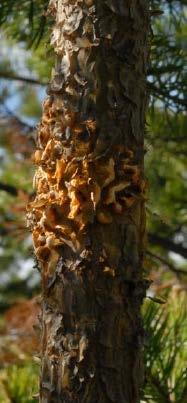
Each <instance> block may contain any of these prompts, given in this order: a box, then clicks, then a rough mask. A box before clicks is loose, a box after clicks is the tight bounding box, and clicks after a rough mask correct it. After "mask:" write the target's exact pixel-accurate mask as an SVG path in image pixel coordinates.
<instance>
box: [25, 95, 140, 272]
mask: <svg viewBox="0 0 187 403" xmlns="http://www.w3.org/2000/svg"><path fill="white" fill-rule="evenodd" d="M85 130H86V133H87V137H86V139H85V135H84V133H85ZM95 132H96V123H95V122H94V121H91V120H88V121H85V122H83V124H78V123H77V119H76V114H75V113H70V112H68V111H67V110H64V109H63V104H62V101H60V99H59V100H58V98H57V100H56V101H52V100H50V98H48V99H47V100H46V101H45V102H44V111H43V117H42V121H41V124H40V127H39V130H38V140H37V141H38V149H37V150H36V152H35V155H34V161H35V164H36V165H37V166H38V168H37V170H36V174H35V176H34V188H35V190H36V197H35V199H34V201H32V202H31V203H29V205H28V215H27V216H28V221H29V226H30V228H31V229H32V234H33V243H34V249H35V253H36V256H37V258H38V260H39V261H40V262H41V263H42V265H43V266H44V267H46V268H47V271H48V272H51V271H53V270H54V268H55V265H56V263H57V261H58V259H59V246H61V245H67V246H68V247H70V248H71V249H72V250H73V251H78V250H80V249H81V239H82V237H84V234H85V233H86V227H87V225H88V224H93V223H94V222H99V223H100V224H103V225H107V224H111V223H112V221H113V219H114V217H115V216H116V215H119V214H123V213H124V212H125V210H127V209H129V208H131V207H132V206H133V205H134V203H135V202H136V200H137V199H138V198H140V197H142V196H143V194H144V181H143V179H142V175H141V170H140V168H139V167H138V166H137V165H135V164H134V161H133V152H132V151H131V150H128V149H127V148H125V147H123V146H117V147H116V148H115V150H114V156H109V157H104V158H95V159H94V158H93V159H92V158H91V155H92V154H91V153H90V151H91V147H92V145H93V138H94V136H95ZM133 189H134V190H133Z"/></svg>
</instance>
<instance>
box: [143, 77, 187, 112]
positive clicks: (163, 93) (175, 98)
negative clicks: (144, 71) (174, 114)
mask: <svg viewBox="0 0 187 403" xmlns="http://www.w3.org/2000/svg"><path fill="white" fill-rule="evenodd" d="M148 88H149V89H150V90H151V91H152V92H153V93H154V92H155V93H156V94H159V95H161V96H162V97H163V98H168V99H170V100H171V101H173V102H175V103H176V104H178V105H182V106H185V107H187V101H186V100H185V99H181V98H179V97H178V96H177V95H171V94H170V93H169V92H168V91H167V90H166V91H165V90H162V89H161V88H158V87H156V86H155V85H154V84H153V83H150V82H148Z"/></svg>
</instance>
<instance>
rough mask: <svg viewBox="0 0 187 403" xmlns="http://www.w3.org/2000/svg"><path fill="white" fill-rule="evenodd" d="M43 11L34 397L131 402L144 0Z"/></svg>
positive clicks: (139, 259)
mask: <svg viewBox="0 0 187 403" xmlns="http://www.w3.org/2000/svg"><path fill="white" fill-rule="evenodd" d="M48 13H49V14H51V15H52V16H53V18H54V29H53V33H52V41H51V42H52V46H53V47H54V51H55V54H56V63H55V68H54V71H53V73H52V80H51V83H50V86H49V88H48V98H47V99H46V101H45V102H44V107H43V117H42V121H41V124H40V127H39V129H38V149H37V151H36V153H35V162H36V164H37V165H38V169H37V171H36V175H35V178H34V184H35V187H36V198H35V200H34V201H33V202H32V203H31V204H30V205H29V206H28V220H29V225H30V227H31V229H32V232H33V241H34V248H35V253H36V256H37V258H38V260H39V262H40V266H41V275H42V288H43V304H42V371H41V383H40V401H41V402H42V403H44V402H54V403H56V402H67V403H70V402H72V403H95V402H98V403H99V402H100V403H110V402H115V403H136V402H138V401H139V389H140V385H141V382H142V373H143V370H142V338H143V329H142V324H141V316H140V307H141V303H142V299H143V297H144V294H145V289H146V286H147V283H146V281H145V280H144V279H143V274H142V263H143V249H144V232H145V214H144V199H145V197H144V196H145V181H144V173H143V155H144V149H143V141H144V126H145V108H146V103H147V95H146V70H147V64H148V53H149V52H148V50H149V49H148V35H149V11H148V0H57V1H56V0H51V1H50V3H49V8H48Z"/></svg>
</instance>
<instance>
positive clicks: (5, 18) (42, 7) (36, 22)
mask: <svg viewBox="0 0 187 403" xmlns="http://www.w3.org/2000/svg"><path fill="white" fill-rule="evenodd" d="M47 5H48V0H22V1H21V2H18V1H16V0H1V3H0V25H2V24H3V25H4V26H5V28H6V31H7V33H8V35H11V36H12V37H14V39H15V40H16V41H21V42H22V41H23V42H26V43H27V44H28V46H35V47H37V46H38V44H39V42H40V41H41V38H42V37H43V35H44V34H45V32H46V17H45V11H46V8H47Z"/></svg>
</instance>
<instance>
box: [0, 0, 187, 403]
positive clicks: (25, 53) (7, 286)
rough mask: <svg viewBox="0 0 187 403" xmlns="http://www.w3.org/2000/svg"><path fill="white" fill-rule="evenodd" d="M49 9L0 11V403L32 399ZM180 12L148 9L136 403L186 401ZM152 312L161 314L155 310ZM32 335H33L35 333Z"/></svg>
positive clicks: (171, 4)
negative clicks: (34, 233)
mask: <svg viewBox="0 0 187 403" xmlns="http://www.w3.org/2000/svg"><path fill="white" fill-rule="evenodd" d="M47 4H48V0H37V1H36V0H22V1H21V2H18V1H16V0H1V2H0V40H1V48H0V79H1V81H0V401H2V402H4V403H9V402H16V403H17V402H19V403H27V402H32V401H34V398H33V397H32V395H33V394H35V392H37V389H38V366H37V364H36V362H35V361H38V360H39V358H36V360H35V361H34V362H33V355H35V354H36V355H37V354H38V350H39V345H38V334H37V331H38V326H39V324H38V323H37V318H38V315H39V314H40V312H39V304H38V294H39V281H40V276H39V272H38V269H37V264H36V262H35V261H34V256H33V251H32V242H31V236H30V234H29V232H28V230H27V228H26V223H25V206H26V204H27V202H28V201H29V199H30V197H32V193H33V190H32V177H33V172H34V167H33V163H32V153H33V150H34V148H35V138H36V126H37V123H38V122H39V120H40V116H41V110H42V108H41V106H42V101H43V99H44V97H45V91H46V85H47V83H48V81H49V79H50V72H51V68H52V66H53V59H54V58H53V53H52V49H51V48H50V44H49V42H50V40H49V37H50V30H51V23H52V22H51V21H50V20H49V18H48V17H47V16H46V8H47ZM186 6H187V2H186V0H176V1H175V0H163V1H162V2H160V0H152V1H150V9H151V15H152V32H151V34H150V41H151V43H152V45H151V63H150V66H149V69H148V91H149V94H150V106H149V110H148V112H147V126H146V140H145V170H146V176H147V179H148V183H149V186H148V187H149V189H148V197H147V203H146V207H147V227H148V236H147V237H148V242H147V250H146V255H145V276H146V277H148V278H149V279H150V280H151V281H152V283H151V286H150V289H149V291H148V296H147V299H146V300H145V303H144V306H143V317H144V322H145V329H146V334H145V364H146V379H145V387H144V390H143V391H142V402H151V403H170V402H171V403H172V402H176V403H185V402H186V396H187V374H186V362H187V319H186V310H185V306H186V305H187V304H186V301H187V298H186V291H187V263H186V258H187V210H186V202H187V181H186V179H187V160H186V155H187V142H186V133H187V120H186V106H187V101H186V89H187V74H186V73H187V72H186V69H185V64H186V56H187V41H186V39H187V25H186V17H187V8H186ZM158 303H160V304H158ZM33 325H34V328H35V331H33Z"/></svg>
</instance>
